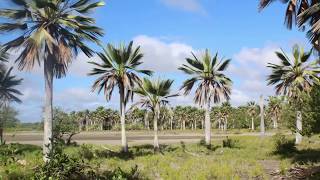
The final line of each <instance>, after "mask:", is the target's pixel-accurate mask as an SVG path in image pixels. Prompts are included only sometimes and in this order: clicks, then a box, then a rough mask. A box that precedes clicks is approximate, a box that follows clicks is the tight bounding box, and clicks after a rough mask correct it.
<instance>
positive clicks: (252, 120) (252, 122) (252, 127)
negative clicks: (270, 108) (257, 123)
mask: <svg viewBox="0 0 320 180" xmlns="http://www.w3.org/2000/svg"><path fill="white" fill-rule="evenodd" d="M251 130H252V131H254V117H251Z"/></svg>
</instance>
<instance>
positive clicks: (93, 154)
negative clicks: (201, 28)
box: [0, 135, 320, 179]
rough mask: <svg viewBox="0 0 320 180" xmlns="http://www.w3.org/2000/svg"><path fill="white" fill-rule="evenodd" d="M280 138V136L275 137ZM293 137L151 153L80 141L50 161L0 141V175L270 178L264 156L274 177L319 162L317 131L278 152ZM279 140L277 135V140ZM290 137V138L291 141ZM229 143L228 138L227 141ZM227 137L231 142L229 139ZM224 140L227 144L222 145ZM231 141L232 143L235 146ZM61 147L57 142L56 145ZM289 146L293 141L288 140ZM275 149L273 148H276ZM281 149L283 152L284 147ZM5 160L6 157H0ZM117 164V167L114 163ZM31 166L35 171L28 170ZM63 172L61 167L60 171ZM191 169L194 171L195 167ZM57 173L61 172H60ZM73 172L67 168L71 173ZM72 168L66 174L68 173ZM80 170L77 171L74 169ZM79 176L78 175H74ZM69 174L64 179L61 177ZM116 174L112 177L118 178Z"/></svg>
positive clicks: (177, 146) (164, 147) (34, 150)
mask: <svg viewBox="0 0 320 180" xmlns="http://www.w3.org/2000/svg"><path fill="white" fill-rule="evenodd" d="M279 137H280V138H279ZM283 138H284V139H291V140H293V137H292V136H289V137H284V136H281V135H277V136H276V137H264V138H261V137H249V136H243V137H232V138H228V139H214V140H213V142H212V144H213V145H214V146H212V148H210V149H208V148H207V146H205V145H202V144H201V143H200V142H199V143H197V144H185V143H183V142H181V143H180V144H171V145H164V144H163V145H160V152H161V153H159V154H154V151H153V146H152V145H135V146H132V147H131V148H130V151H129V152H128V153H123V152H121V147H119V146H109V145H100V146H94V145H81V146H76V147H70V146H69V147H64V148H60V149H59V148H58V149H55V151H56V152H54V153H53V154H52V155H54V158H53V159H54V160H53V161H50V162H49V164H44V163H43V162H42V157H41V149H40V148H39V147H36V146H30V145H17V144H12V145H5V146H2V147H1V149H0V153H1V155H5V156H2V157H8V159H9V160H8V161H6V163H5V164H4V163H2V164H1V165H0V177H2V178H4V179H6V178H9V179H10V178H11V179H13V178H14V177H16V178H17V177H24V178H25V179H28V178H30V177H36V179H41V177H49V176H52V177H56V178H57V177H59V179H68V178H71V179H73V178H72V177H74V178H75V177H77V175H79V176H80V175H81V176H82V177H83V176H84V175H86V176H87V177H86V178H87V179H90V178H91V179H93V178H94V177H99V178H101V179H108V178H110V177H117V178H119V177H122V178H123V179H156V178H163V179H254V178H260V179H269V178H270V175H269V174H268V172H267V169H268V168H274V169H275V170H277V169H276V167H264V164H267V163H268V162H269V161H270V162H274V163H276V166H277V167H279V168H280V169H281V172H279V176H280V175H281V176H289V174H290V171H289V169H290V168H292V167H294V166H296V165H303V167H305V168H308V167H310V166H314V165H319V162H320V159H319V156H318V154H317V153H319V148H320V146H319V144H318V143H317V141H319V140H320V138H319V136H318V135H317V136H312V137H311V138H310V139H309V142H304V143H302V144H301V145H299V146H297V148H296V149H295V150H294V151H291V152H290V153H284V154H283V153H281V152H278V150H279V145H280V146H281V147H284V146H285V145H284V144H287V140H285V141H284V140H283ZM279 139H280V140H279ZM291 140H290V141H291ZM227 142H228V143H227ZM230 142H231V143H230ZM226 144H229V145H226ZM234 145H236V146H234ZM55 147H60V146H58V145H57V146H55ZM293 147H294V143H293ZM275 152H278V153H275ZM285 152H286V151H285ZM1 162H5V161H1ZM119 167H121V169H120V168H119ZM32 169H36V171H32ZM62 169H64V170H63V172H60V171H62ZM195 169H196V170H195ZM59 172H60V173H59ZM71 172H72V173H71ZM70 173H71V174H70ZM78 173H79V174H78ZM79 176H78V177H79ZM66 177H68V178H66ZM117 178H116V179H117Z"/></svg>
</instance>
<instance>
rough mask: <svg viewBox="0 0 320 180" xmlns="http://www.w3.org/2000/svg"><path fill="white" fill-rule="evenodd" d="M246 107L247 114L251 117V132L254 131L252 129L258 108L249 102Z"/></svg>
mask: <svg viewBox="0 0 320 180" xmlns="http://www.w3.org/2000/svg"><path fill="white" fill-rule="evenodd" d="M247 106H248V107H249V108H248V111H247V113H248V114H249V116H250V117H251V130H253V131H254V129H255V126H254V118H255V117H256V115H257V107H258V105H257V104H256V103H255V102H254V101H251V102H248V105H247Z"/></svg>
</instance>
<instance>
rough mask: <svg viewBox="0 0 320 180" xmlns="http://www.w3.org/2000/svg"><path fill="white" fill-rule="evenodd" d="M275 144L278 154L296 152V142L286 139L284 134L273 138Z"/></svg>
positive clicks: (275, 150)
mask: <svg viewBox="0 0 320 180" xmlns="http://www.w3.org/2000/svg"><path fill="white" fill-rule="evenodd" d="M272 139H273V142H274V148H275V149H274V152H275V153H276V154H287V153H293V152H295V151H296V150H297V149H296V146H295V142H294V140H291V139H288V138H286V136H285V135H283V134H276V135H274V136H273V137H272Z"/></svg>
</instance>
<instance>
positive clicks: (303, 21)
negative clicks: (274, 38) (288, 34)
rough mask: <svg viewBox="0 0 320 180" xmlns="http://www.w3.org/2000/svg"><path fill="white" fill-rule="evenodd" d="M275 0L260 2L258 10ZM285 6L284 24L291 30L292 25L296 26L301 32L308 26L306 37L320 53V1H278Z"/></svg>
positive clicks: (262, 0)
mask: <svg viewBox="0 0 320 180" xmlns="http://www.w3.org/2000/svg"><path fill="white" fill-rule="evenodd" d="M275 1H277V0H260V4H259V9H260V10H262V9H264V8H266V7H267V6H268V5H269V4H271V3H273V2H275ZM278 1H279V2H282V3H283V4H286V5H287V8H286V11H285V24H286V26H287V28H288V29H291V28H292V26H293V25H298V27H299V28H301V29H302V30H304V29H305V27H306V26H310V28H309V30H308V31H307V36H308V37H309V39H310V41H311V42H312V44H313V45H314V47H315V48H316V49H317V50H318V51H320V44H319V37H320V31H319V29H320V26H319V20H320V15H319V12H320V6H319V5H320V1H319V0H278Z"/></svg>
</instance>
